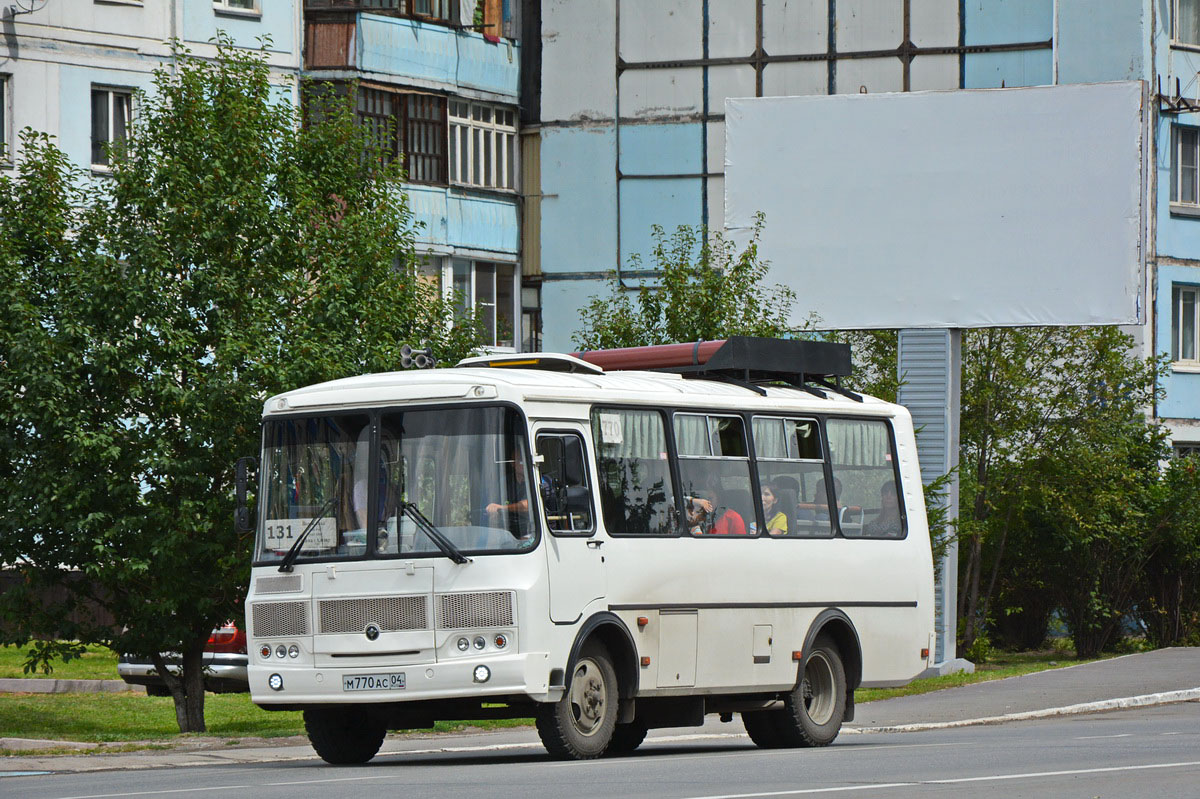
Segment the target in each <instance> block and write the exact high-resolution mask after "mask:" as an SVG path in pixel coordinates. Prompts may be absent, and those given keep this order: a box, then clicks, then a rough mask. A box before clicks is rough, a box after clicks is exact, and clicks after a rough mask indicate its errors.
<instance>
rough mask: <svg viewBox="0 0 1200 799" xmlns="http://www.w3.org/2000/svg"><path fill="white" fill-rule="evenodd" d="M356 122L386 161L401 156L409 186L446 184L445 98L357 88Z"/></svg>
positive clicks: (433, 95)
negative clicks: (361, 126) (412, 184)
mask: <svg viewBox="0 0 1200 799" xmlns="http://www.w3.org/2000/svg"><path fill="white" fill-rule="evenodd" d="M356 107H357V109H358V120H359V122H360V123H361V124H362V125H363V126H365V127H366V128H367V129H368V130H369V131H370V135H371V138H372V140H373V141H374V142H375V143H376V144H377V145H379V147H380V149H382V150H383V152H384V153H385V155H386V156H387V157H389V158H391V157H395V156H397V155H400V156H403V158H404V167H405V170H406V171H407V172H408V181H409V182H410V183H442V184H444V183H445V182H446V98H445V97H441V96H439V95H435V94H416V93H412V92H389V91H386V90H384V89H372V88H365V87H364V88H360V89H359V90H358V99H357V106H356Z"/></svg>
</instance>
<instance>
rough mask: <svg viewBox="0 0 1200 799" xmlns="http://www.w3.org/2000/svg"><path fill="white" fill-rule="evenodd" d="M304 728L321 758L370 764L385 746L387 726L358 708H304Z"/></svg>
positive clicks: (337, 763) (336, 762)
mask: <svg viewBox="0 0 1200 799" xmlns="http://www.w3.org/2000/svg"><path fill="white" fill-rule="evenodd" d="M304 730H305V732H307V733H308V740H309V743H311V744H312V748H313V749H314V750H315V751H316V753H317V754H318V755H320V756H321V759H322V760H324V761H325V762H326V763H332V764H333V765H335V766H342V765H348V764H353V763H366V762H367V761H368V760H370V759H371V758H373V757H375V755H376V754H377V753H378V752H379V747H381V746H383V737H384V736H385V735H386V734H387V728H386V726H385V725H384V724H383V722H380V721H376V720H375V719H372V718H371V717H370V716H369V715H368V714H367V713H365V712H363V711H362V710H358V709H356V708H322V709H319V710H318V709H313V710H306V711H304Z"/></svg>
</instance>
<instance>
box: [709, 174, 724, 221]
mask: <svg viewBox="0 0 1200 799" xmlns="http://www.w3.org/2000/svg"><path fill="white" fill-rule="evenodd" d="M707 180H708V229H709V230H724V229H725V178H724V177H715V178H708V179H707Z"/></svg>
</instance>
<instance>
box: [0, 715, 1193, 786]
mask: <svg viewBox="0 0 1200 799" xmlns="http://www.w3.org/2000/svg"><path fill="white" fill-rule="evenodd" d="M729 726H730V727H731V729H730V730H729V732H728V733H727V734H721V735H712V734H710V735H707V736H704V737H699V738H696V737H692V738H689V737H687V736H686V733H687V731H686V730H681V731H663V733H662V736H665V737H659V738H657V739H654V738H652V739H651V740H649V741H648V742H647V744H646V745H645V746H643V748H642V749H639V750H638V752H636V753H635V754H634V755H632V756H630V757H625V758H619V759H616V758H614V759H604V760H598V761H586V762H562V761H555V760H551V759H549V758H548V757H547V755H546V754H545V753H544V752H543V751H542V750H541V749H540V748H538V747H537V746H536V745H533V744H532V743H521V742H517V743H512V744H504V745H501V746H500V747H497V746H496V744H495V743H494V740H495V739H494V737H489V736H485V735H480V736H474V737H464V738H459V739H458V740H457V742H456V743H457V744H458V746H457V747H456V750H455V751H438V750H433V749H425V750H420V749H414V750H412V751H408V752H404V753H398V754H382V755H380V756H379V757H377V758H376V759H375V760H374V761H372V762H371V763H369V764H367V765H366V766H360V767H353V768H350V767H334V766H328V765H325V764H324V763H322V762H321V761H319V760H317V759H315V758H313V759H305V760H295V761H289V762H284V763H247V764H241V765H234V766H207V767H200V768H196V767H190V768H160V769H144V770H125V771H105V772H92V773H86V774H85V773H61V774H46V775H41V776H28V777H7V778H5V779H4V780H2V781H0V796H4V797H21V798H22V799H26V797H27V798H28V799H124V798H125V797H128V798H129V799H133V798H134V797H138V799H141V798H142V797H170V799H187V798H188V797H205V799H209V798H212V799H217V798H218V797H225V796H237V797H244V796H253V797H255V799H307V798H308V797H320V798H321V799H329V798H330V797H344V796H352V797H354V799H375V797H380V799H382V798H383V797H387V799H395V797H422V799H424V797H430V798H431V799H433V798H435V797H456V798H459V797H461V798H463V799H474V797H479V798H480V799H484V798H485V797H486V798H487V799H490V798H491V797H508V796H519V797H521V798H522V799H543V798H547V799H548V798H549V797H572V799H588V798H589V797H602V798H603V799H612V798H613V797H654V798H655V799H659V798H660V797H661V798H662V799H668V798H669V799H732V798H733V797H738V798H739V799H741V798H742V797H745V799H749V798H750V797H786V796H797V797H804V796H841V795H851V796H856V797H857V796H861V797H864V799H869V798H870V797H879V798H880V799H898V798H899V797H940V796H963V795H969V796H971V797H972V799H987V798H988V797H1020V796H1037V797H1046V796H1051V797H1086V798H1087V799H1093V798H1094V797H1118V796H1119V797H1122V798H1123V799H1128V798H1129V797H1156V799H1157V797H1200V703H1197V702H1189V703H1184V704H1173V705H1165V706H1160V707H1150V708H1135V709H1128V710H1119V711H1112V712H1108V713H1099V714H1090V715H1077V716H1068V717H1063V718H1053V719H1041V720H1035V721H1023V722H1009V723H1005V724H994V725H981V726H972V727H962V728H955V729H940V730H929V731H923V732H907V733H860V734H846V735H843V736H841V737H840V738H839V739H838V740H837V741H836V742H835V743H834V745H833V746H831V747H829V748H827V749H809V750H760V749H756V748H754V747H753V745H751V744H750V742H749V740H748V739H747V738H745V737H744V736H741V735H737V734H735V733H736V729H732V726H733V725H729Z"/></svg>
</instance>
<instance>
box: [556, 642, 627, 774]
mask: <svg viewBox="0 0 1200 799" xmlns="http://www.w3.org/2000/svg"><path fill="white" fill-rule="evenodd" d="M617 690H618V689H617V672H616V671H615V670H614V669H613V665H612V660H611V659H610V658H609V655H608V652H607V651H606V650H605V649H604V647H603V646H600V645H599V644H597V643H595V642H589V643H587V644H585V645H584V647H583V649H582V650H581V651H580V653H579V659H578V660H576V661H575V666H574V668H573V669H572V671H571V679H570V680H569V681H568V682H567V690H566V691H565V692H564V693H563V697H562V699H560V700H559V701H557V702H555V703H554V704H552V705H541V706H540V707H539V708H538V714H537V730H538V736H539V737H541V739H542V744H543V745H544V746H545V747H546V751H548V752H549V753H550V754H552V755H554V756H555V757H562V758H569V759H572V760H590V759H592V758H596V757H600V755H602V754H604V751H605V750H606V749H608V746H609V743H610V741H611V740H612V737H613V731H614V729H615V728H616V726H617V702H618V692H617Z"/></svg>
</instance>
